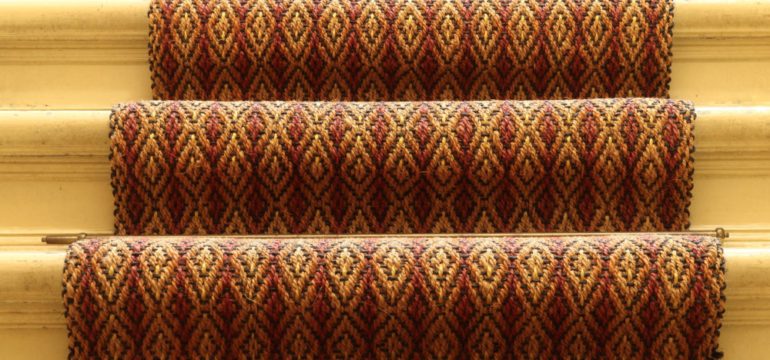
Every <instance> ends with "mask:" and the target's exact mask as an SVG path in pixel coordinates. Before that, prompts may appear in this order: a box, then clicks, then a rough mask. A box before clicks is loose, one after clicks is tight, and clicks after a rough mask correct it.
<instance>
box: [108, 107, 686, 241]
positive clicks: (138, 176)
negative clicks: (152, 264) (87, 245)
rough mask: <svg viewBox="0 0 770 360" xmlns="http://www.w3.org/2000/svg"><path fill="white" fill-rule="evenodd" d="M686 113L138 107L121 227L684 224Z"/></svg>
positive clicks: (122, 144)
mask: <svg viewBox="0 0 770 360" xmlns="http://www.w3.org/2000/svg"><path fill="white" fill-rule="evenodd" d="M693 116H694V115H693V110H692V107H691V105H690V104H689V103H686V102H681V101H672V100H656V99H616V100H562V101H484V102H423V103H417V102H397V103H396V102H388V103H347V102H339V103H335V102H322V103H302V102H241V103H230V102H145V103H132V104H126V105H121V106H118V107H116V108H115V109H114V111H113V114H112V127H113V132H112V140H111V141H112V169H113V179H112V183H113V186H114V193H115V205H116V211H115V221H116V223H115V225H116V229H117V232H118V233H119V234H135V235H139V234H265V233H271V234H289V233H291V234H295V233H296V234H302V233H495V232H531V231H536V232H544V231H559V232H562V231H579V232H585V231H651V230H674V231H678V230H685V229H686V228H687V226H688V220H689V219H688V211H687V207H688V205H689V203H690V189H691V188H692V171H693V161H692V157H691V155H692V152H693V133H692V128H691V126H692V120H693Z"/></svg>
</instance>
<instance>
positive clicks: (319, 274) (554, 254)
mask: <svg viewBox="0 0 770 360" xmlns="http://www.w3.org/2000/svg"><path fill="white" fill-rule="evenodd" d="M64 285H65V294H64V297H65V303H66V308H67V321H68V326H69V330H70V334H71V335H70V346H71V349H72V351H73V356H74V357H76V358H101V359H107V358H126V359H136V358H155V357H157V356H160V354H162V356H163V357H166V358H179V359H185V358H199V357H201V356H206V357H210V358H221V359H229V358H249V359H257V358H260V359H268V358H270V359H285V358H300V357H301V358H320V359H330V358H356V359H363V358H388V359H390V358H395V359H428V358H437V359H455V358H511V357H514V356H519V355H521V356H522V357H526V358H539V359H555V358H572V357H581V358H590V359H597V358H621V359H674V358H682V359H688V358H689V359H696V358H708V357H711V356H713V355H716V353H715V350H716V348H717V336H718V332H719V327H720V322H721V314H722V311H723V308H724V298H723V294H722V292H723V288H724V269H723V258H722V252H721V249H720V247H719V241H718V240H717V238H715V237H711V236H700V235H651V234H648V235H638V234H637V235H630V234H625V235H623V234H618V235H601V236H593V237H587V236H586V237H582V236H577V237H572V236H570V237H494V236H493V237H487V236H485V237H422V236H416V237H398V236H395V237H394V236H391V237H357V238H356V237H348V238H312V239H308V238H305V239H288V238H272V239H271V238H239V239H234V238H207V237H178V238H163V237H160V238H148V237H107V238H101V239H98V238H97V239H92V240H84V241H81V242H78V243H76V244H74V245H72V246H71V247H70V249H69V252H68V255H67V261H66V267H65V277H64Z"/></svg>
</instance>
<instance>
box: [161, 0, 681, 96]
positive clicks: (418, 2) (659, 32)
mask: <svg viewBox="0 0 770 360" xmlns="http://www.w3.org/2000/svg"><path fill="white" fill-rule="evenodd" d="M672 27H673V1H672V0H624V1H620V0H552V1H545V0H502V1H485V0H474V1H457V0H277V1H271V0H152V4H151V8H150V65H151V72H152V81H153V94H154V98H155V99H163V100H174V99H175V100H397V101H398V100H401V101H404V100H406V101H412V100H488V99H569V98H598V97H603V98H604V97H607V98H609V97H667V96H668V83H669V79H670V77H669V67H670V65H671V59H670V49H671V43H672V36H671V34H672V32H671V30H672Z"/></svg>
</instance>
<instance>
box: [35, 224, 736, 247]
mask: <svg viewBox="0 0 770 360" xmlns="http://www.w3.org/2000/svg"><path fill="white" fill-rule="evenodd" d="M623 234H628V235H644V234H660V235H710V236H715V237H716V238H718V239H719V241H720V242H721V241H724V239H726V238H728V237H730V234H729V233H728V232H727V231H725V229H723V228H721V227H720V228H716V229H715V230H711V231H672V232H664V231H658V232H603V233H602V232H582V233H581V232H561V233H494V234H325V235H319V234H308V235H225V234H221V235H125V237H140V238H148V237H149V238H152V237H164V238H189V237H192V236H209V237H228V238H250V239H296V238H324V239H328V238H351V237H356V238H378V237H470V236H484V237H503V236H505V237H537V236H551V237H559V236H596V235H623ZM108 236H124V235H114V234H87V233H79V234H57V235H47V236H43V239H42V241H43V242H44V243H46V244H49V245H67V244H71V243H73V242H75V241H78V240H84V239H89V238H95V237H108Z"/></svg>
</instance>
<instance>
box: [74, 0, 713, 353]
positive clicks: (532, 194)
mask: <svg viewBox="0 0 770 360" xmlns="http://www.w3.org/2000/svg"><path fill="white" fill-rule="evenodd" d="M150 3H151V5H150V11H149V23H150V43H149V49H150V59H149V62H150V70H151V74H152V75H151V76H152V82H153V97H154V98H155V99H159V100H164V101H157V102H138V103H127V104H123V105H119V106H117V107H115V109H114V110H113V112H112V115H111V126H112V132H111V163H112V186H113V190H114V198H115V228H116V232H117V233H118V234H119V235H142V236H135V237H131V236H116V237H104V238H92V239H86V240H83V241H79V242H77V243H75V244H73V245H71V246H70V248H69V250H68V254H67V260H66V265H65V269H64V302H65V307H66V318H67V323H68V329H69V332H70V338H69V340H70V350H71V357H73V358H84V359H86V358H155V357H164V358H180V359H183V358H202V357H210V358H228V359H229V358H271V359H278V358H299V357H312V358H324V359H325V358H398V359H423V358H441V359H447V358H512V357H526V358H539V359H554V358H573V357H577V358H587V359H593V358H623V359H633V358H638V359H651V358H654V359H659V358H661V359H662V358H665V359H670V358H681V359H688V358H710V357H717V356H719V355H720V354H719V353H718V352H717V340H718V335H719V327H720V324H721V318H722V312H723V309H724V296H723V289H724V287H725V283H724V260H723V257H722V250H721V247H720V244H719V240H718V239H717V238H715V237H713V236H707V235H696V234H689V235H684V234H681V233H679V234H659V233H658V234H639V233H636V234H630V233H624V234H612V235H610V234H607V235H584V236H577V235H563V236H558V235H548V236H545V235H540V236H525V235H520V236H507V235H494V234H492V233H513V232H516V233H520V232H598V231H602V232H604V231H623V232H628V231H681V230H686V229H687V227H688V224H689V213H688V206H689V203H690V197H691V194H690V191H691V189H692V181H693V179H692V175H693V158H692V155H693V151H694V137H693V121H694V117H695V115H694V111H693V108H692V105H691V104H690V103H687V102H683V101H675V100H668V99H662V98H667V97H668V83H669V79H670V72H669V68H670V64H671V59H670V57H671V52H670V49H671V42H672V32H671V31H672V27H673V1H672V0H624V1H619V0H585V1H576V0H553V1H545V0H517V1H511V0H503V1H485V0H472V1H464V2H461V1H453V0H408V1H407V0H285V1H283V0H281V1H272V0H151V2H150ZM647 97H658V98H661V99H654V98H647ZM577 98H604V99H590V100H586V99H583V100H574V99H577ZM494 99H507V100H494ZM169 100H170V101H169ZM176 100H195V101H176ZM198 100H216V101H215V102H206V101H198ZM228 100H247V101H250V102H227V101H228ZM260 100H267V101H260ZM282 100H286V101H285V102H284V101H282ZM310 100H313V101H314V100H323V101H326V102H303V101H310ZM372 100H373V101H386V102H349V101H372ZM432 100H448V101H432ZM525 100H526V101H525ZM351 233H356V234H373V233H376V234H391V235H377V236H371V235H348V236H341V237H340V236H336V237H335V236H334V235H331V234H351ZM407 233H468V235H462V236H460V235H411V236H409V235H393V234H407ZM473 233H475V234H476V235H473ZM149 234H161V235H171V234H175V235H182V236H179V237H150V236H145V235H149ZM207 234H220V235H221V234H227V235H233V234H241V235H250V234H276V235H269V237H254V236H251V237H248V236H247V237H239V238H235V237H226V236H225V237H222V236H212V235H207ZM279 234H280V235H286V234H303V235H302V236H303V237H297V236H296V235H294V236H293V237H292V236H280V235H279ZM307 234H326V235H321V236H315V237H312V236H308V235H307ZM193 235H202V236H193ZM324 236H326V237H324Z"/></svg>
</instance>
